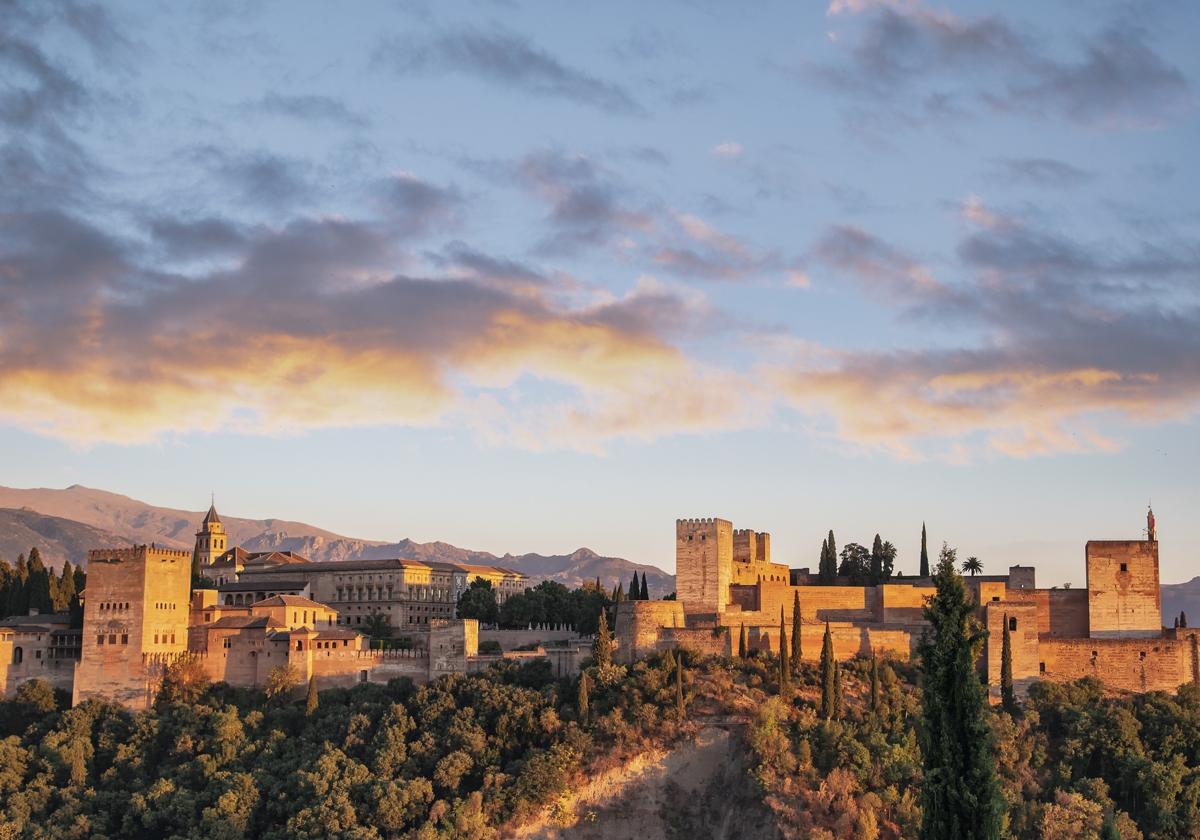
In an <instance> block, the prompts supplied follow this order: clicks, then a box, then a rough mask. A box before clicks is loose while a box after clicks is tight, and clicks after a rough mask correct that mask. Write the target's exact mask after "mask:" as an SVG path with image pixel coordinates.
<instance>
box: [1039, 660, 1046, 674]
mask: <svg viewBox="0 0 1200 840" xmlns="http://www.w3.org/2000/svg"><path fill="white" fill-rule="evenodd" d="M1038 673H1039V674H1044V673H1046V663H1045V662H1039V663H1038Z"/></svg>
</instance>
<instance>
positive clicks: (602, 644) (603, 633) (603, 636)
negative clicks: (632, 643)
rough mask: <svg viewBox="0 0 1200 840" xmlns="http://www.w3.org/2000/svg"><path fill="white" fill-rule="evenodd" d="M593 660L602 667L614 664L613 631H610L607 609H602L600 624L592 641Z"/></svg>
mask: <svg viewBox="0 0 1200 840" xmlns="http://www.w3.org/2000/svg"><path fill="white" fill-rule="evenodd" d="M592 661H593V662H595V663H596V665H598V666H599V667H601V668H603V667H605V666H607V665H611V664H612V633H610V632H609V631H608V615H607V610H601V611H600V624H599V627H598V628H597V630H596V639H595V641H593V642H592Z"/></svg>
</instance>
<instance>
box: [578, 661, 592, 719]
mask: <svg viewBox="0 0 1200 840" xmlns="http://www.w3.org/2000/svg"><path fill="white" fill-rule="evenodd" d="M588 682H590V681H589V680H588V675H587V671H584V672H583V673H581V674H580V675H579V720H580V721H582V722H583V723H587V719H588V687H589V686H588Z"/></svg>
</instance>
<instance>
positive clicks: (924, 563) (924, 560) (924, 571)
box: [920, 522, 929, 578]
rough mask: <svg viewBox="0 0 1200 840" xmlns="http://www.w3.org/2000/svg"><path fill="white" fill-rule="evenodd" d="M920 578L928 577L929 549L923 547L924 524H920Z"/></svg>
mask: <svg viewBox="0 0 1200 840" xmlns="http://www.w3.org/2000/svg"><path fill="white" fill-rule="evenodd" d="M920 576H921V577H923V578H924V577H929V549H928V547H926V545H925V523H924V522H922V523H921V574H920Z"/></svg>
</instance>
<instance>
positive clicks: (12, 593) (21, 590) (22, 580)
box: [7, 554, 29, 615]
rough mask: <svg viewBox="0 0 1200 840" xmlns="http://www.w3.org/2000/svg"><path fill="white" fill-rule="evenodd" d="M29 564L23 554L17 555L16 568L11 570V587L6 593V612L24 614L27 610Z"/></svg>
mask: <svg viewBox="0 0 1200 840" xmlns="http://www.w3.org/2000/svg"><path fill="white" fill-rule="evenodd" d="M28 584H29V564H28V563H26V562H25V555H24V554H18V555H17V568H16V569H15V570H14V571H13V579H12V588H11V589H10V590H9V593H8V607H7V610H8V614H9V615H25V613H27V612H29V593H28V591H27V590H28Z"/></svg>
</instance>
